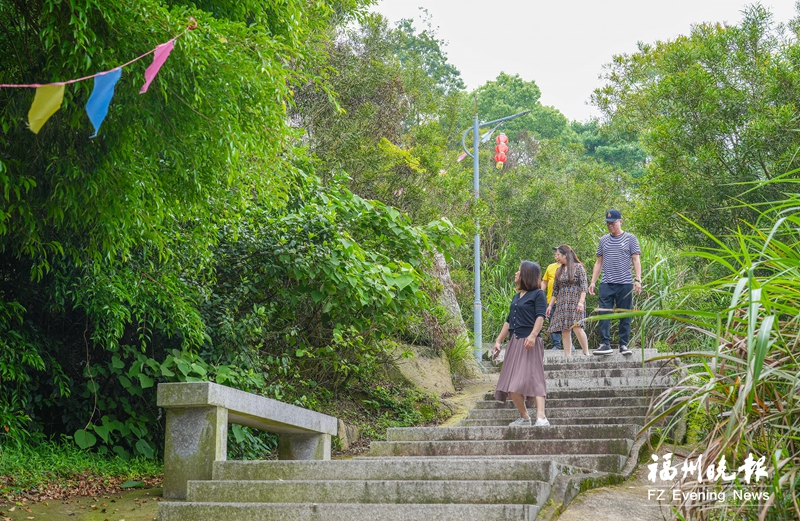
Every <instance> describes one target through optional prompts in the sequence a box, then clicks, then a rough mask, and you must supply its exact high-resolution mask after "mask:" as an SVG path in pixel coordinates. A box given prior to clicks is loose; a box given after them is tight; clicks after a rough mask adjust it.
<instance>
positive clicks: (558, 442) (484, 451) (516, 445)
mask: <svg viewBox="0 0 800 521" xmlns="http://www.w3.org/2000/svg"><path fill="white" fill-rule="evenodd" d="M513 428H514V429H533V428H534V427H513ZM536 428H538V427H536ZM543 428H547V427H543ZM632 445H633V440H632V439H627V438H607V439H600V440H570V439H555V440H552V439H551V440H547V439H545V440H537V439H533V440H491V441H374V442H372V443H371V444H370V448H369V454H370V455H371V456H492V455H494V456H497V455H530V454H620V455H627V454H628V452H629V451H630V448H631V446H632Z"/></svg>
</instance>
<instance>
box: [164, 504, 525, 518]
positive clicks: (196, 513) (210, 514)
mask: <svg viewBox="0 0 800 521" xmlns="http://www.w3.org/2000/svg"><path fill="white" fill-rule="evenodd" d="M538 513H539V507H538V506H536V505H492V504H489V505H476V504H427V505H411V504H395V503H391V504H375V503H373V504H367V505H364V504H360V503H311V502H303V503H292V504H286V503H273V504H270V505H269V506H265V505H263V504H259V503H201V502H168V501H164V502H161V503H159V505H158V519H159V521H221V520H224V521H341V520H343V519H346V520H347V521H431V520H436V521H465V520H481V521H534V520H535V519H536V516H537V515H538Z"/></svg>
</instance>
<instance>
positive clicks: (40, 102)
mask: <svg viewBox="0 0 800 521" xmlns="http://www.w3.org/2000/svg"><path fill="white" fill-rule="evenodd" d="M63 100H64V86H63V85H45V86H44V87H39V88H37V89H36V96H34V97H33V105H31V109H30V110H29V111H28V127H30V129H31V132H33V133H34V134H38V133H39V130H41V128H42V126H43V125H44V124H45V123H47V120H48V119H50V116H52V115H53V114H55V113H56V111H57V110H58V109H60V108H61V102H62V101H63Z"/></svg>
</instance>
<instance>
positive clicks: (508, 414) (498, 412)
mask: <svg viewBox="0 0 800 521" xmlns="http://www.w3.org/2000/svg"><path fill="white" fill-rule="evenodd" d="M648 409H649V407H647V406H620V407H589V408H584V407H560V408H557V409H556V408H551V407H547V406H546V405H545V415H546V416H547V419H548V420H550V419H551V418H552V419H564V418H581V417H584V416H592V417H599V418H617V419H618V420H621V419H624V418H626V417H628V416H644V415H646V414H647V411H648ZM528 414H529V415H530V416H531V417H532V418H533V417H534V416H535V410H531V409H528ZM517 418H519V412H517V410H516V409H472V410H471V411H469V415H468V416H467V419H468V420H494V419H508V421H509V422H511V421H514V420H516V419H517ZM618 423H625V422H618Z"/></svg>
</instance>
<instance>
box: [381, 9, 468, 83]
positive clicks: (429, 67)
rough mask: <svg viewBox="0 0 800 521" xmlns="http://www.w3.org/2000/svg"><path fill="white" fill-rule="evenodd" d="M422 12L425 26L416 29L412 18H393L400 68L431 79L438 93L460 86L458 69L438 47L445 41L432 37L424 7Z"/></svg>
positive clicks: (442, 45)
mask: <svg viewBox="0 0 800 521" xmlns="http://www.w3.org/2000/svg"><path fill="white" fill-rule="evenodd" d="M420 11H422V12H423V14H424V18H423V24H424V25H425V27H426V28H425V29H423V30H422V31H421V32H419V33H418V32H417V31H416V30H415V29H414V25H413V22H414V21H413V20H410V19H403V20H400V21H399V22H397V27H396V29H395V31H394V34H395V36H396V38H397V43H396V44H395V55H396V56H397V58H398V59H399V60H400V63H401V64H402V65H403V68H404V69H407V70H414V69H417V70H420V71H422V72H424V73H425V74H426V75H427V76H428V77H430V78H431V79H433V80H434V82H435V84H436V86H437V87H438V89H440V90H441V91H442V93H450V92H454V91H460V90H464V81H463V80H462V79H461V72H459V70H458V69H457V68H456V67H455V66H454V65H453V64H451V63H447V54H446V53H445V52H444V50H443V49H442V48H443V47H444V46H445V42H444V41H442V40H439V39H438V38H437V37H436V31H435V30H434V29H433V27H432V24H431V16H430V14H429V13H428V11H427V9H424V8H420Z"/></svg>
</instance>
